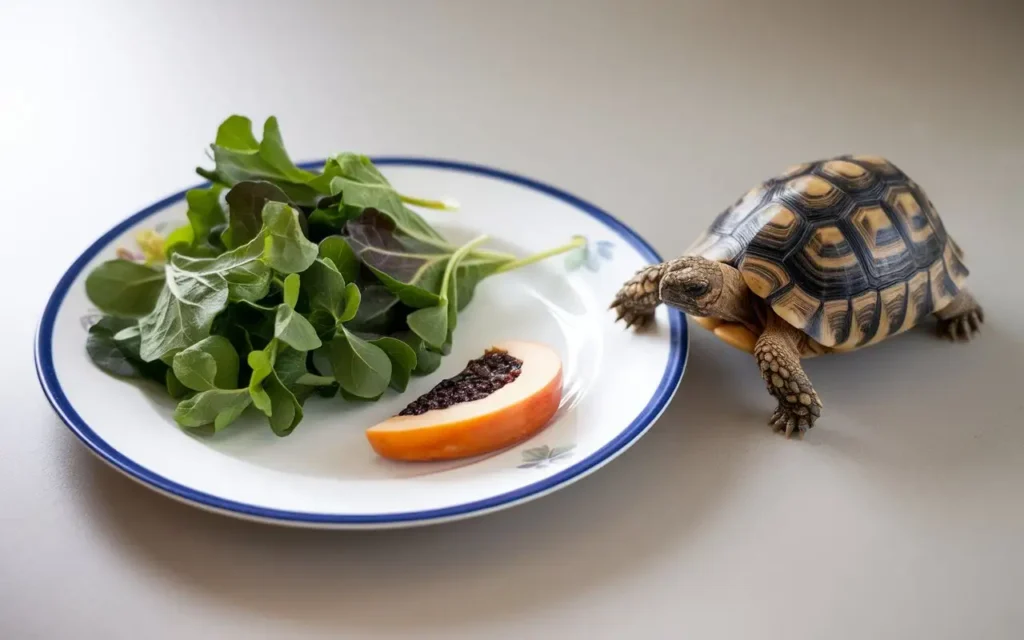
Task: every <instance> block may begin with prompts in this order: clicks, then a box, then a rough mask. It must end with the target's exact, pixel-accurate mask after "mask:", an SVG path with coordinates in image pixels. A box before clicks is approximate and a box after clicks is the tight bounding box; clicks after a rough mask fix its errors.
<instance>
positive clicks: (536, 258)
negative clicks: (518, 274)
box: [495, 238, 587, 273]
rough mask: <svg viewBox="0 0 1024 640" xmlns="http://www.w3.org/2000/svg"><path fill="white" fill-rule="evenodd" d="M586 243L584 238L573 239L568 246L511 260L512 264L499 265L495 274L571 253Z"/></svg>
mask: <svg viewBox="0 0 1024 640" xmlns="http://www.w3.org/2000/svg"><path fill="white" fill-rule="evenodd" d="M586 243H587V241H586V239H585V238H573V241H572V242H570V243H569V244H564V245H562V246H560V247H555V248H554V249H548V250H547V251H541V252H540V253H535V254H533V255H532V256H526V257H525V258H521V259H519V260H513V261H512V262H508V263H505V264H503V265H501V266H500V267H498V269H497V271H495V273H505V272H506V271H512V270H513V269H518V268H520V267H525V266H527V265H530V264H533V263H535V262H540V261H541V260H546V259H548V258H550V257H552V256H557V255H559V254H561V253H567V252H569V251H572V250H573V249H579V248H580V247H582V246H583V245H585V244H586Z"/></svg>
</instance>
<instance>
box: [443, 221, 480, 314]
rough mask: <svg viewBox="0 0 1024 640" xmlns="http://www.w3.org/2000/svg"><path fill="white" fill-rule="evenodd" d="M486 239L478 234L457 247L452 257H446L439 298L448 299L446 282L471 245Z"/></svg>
mask: <svg viewBox="0 0 1024 640" xmlns="http://www.w3.org/2000/svg"><path fill="white" fill-rule="evenodd" d="M486 240H487V236H478V237H476V238H474V239H472V240H470V241H469V242H467V243H466V244H464V245H462V246H461V247H459V248H458V249H457V250H456V251H455V253H453V254H452V257H450V258H448V264H447V265H446V266H445V268H444V276H443V277H442V278H441V292H440V293H441V300H442V301H444V302H447V301H448V282H449V281H450V280H451V279H452V272H453V271H455V269H457V268H458V267H459V263H460V262H462V259H463V258H465V257H466V255H467V254H469V252H470V251H472V250H473V247H475V246H477V245H478V244H480V243H482V242H484V241H486Z"/></svg>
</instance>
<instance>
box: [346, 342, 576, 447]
mask: <svg viewBox="0 0 1024 640" xmlns="http://www.w3.org/2000/svg"><path fill="white" fill-rule="evenodd" d="M494 348H495V349H499V350H503V351H506V352H508V354H509V355H511V356H513V357H515V358H518V359H519V360H521V361H522V363H523V364H522V370H521V373H520V374H519V376H518V377H517V378H516V379H515V380H514V381H512V382H509V383H508V384H506V385H505V386H502V387H501V388H499V389H497V390H496V391H494V392H493V393H491V394H490V395H488V396H487V397H485V398H481V399H479V400H472V401H469V402H460V403H458V404H454V405H452V406H450V407H447V408H444V409H435V410H430V411H426V412H425V413H421V414H419V415H399V416H395V417H393V418H389V419H388V420H385V421H384V422H382V423H380V424H378V425H375V426H373V427H370V428H369V429H367V431H366V437H367V439H368V440H369V442H370V445H371V446H372V447H373V449H374V451H376V452H377V454H379V455H381V456H383V457H385V458H389V459H393V460H408V461H425V460H447V459H454V458H464V457H470V456H475V455H480V454H484V453H489V452H491V451H495V450H498V449H502V448H505V447H507V446H510V445H512V444H515V443H517V442H520V441H522V440H524V439H526V438H527V437H529V436H531V435H533V434H534V433H536V432H537V431H539V430H540V429H541V428H543V427H544V426H545V425H546V424H547V423H548V422H549V421H550V420H551V418H552V417H553V416H554V414H555V412H556V411H557V410H558V406H559V404H560V403H561V399H562V363H561V360H560V359H559V357H558V355H557V354H556V353H555V352H554V351H553V350H551V349H550V348H548V347H546V346H544V345H540V344H534V343H528V342H508V343H504V344H496V345H494Z"/></svg>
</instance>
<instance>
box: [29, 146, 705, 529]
mask: <svg viewBox="0 0 1024 640" xmlns="http://www.w3.org/2000/svg"><path fill="white" fill-rule="evenodd" d="M376 162H377V163H378V164H379V165H380V166H381V167H382V170H383V171H384V173H385V174H386V175H387V177H388V178H389V179H390V180H391V181H392V182H393V183H394V184H395V186H396V187H397V188H398V190H399V191H401V192H404V193H414V194H427V195H434V196H440V197H452V198H455V199H457V200H458V201H459V202H460V204H461V209H460V210H459V211H458V212H456V213H443V212H427V213H426V214H425V215H426V216H427V217H428V219H429V220H430V221H431V223H433V224H435V225H436V226H437V227H438V228H439V229H440V230H441V231H442V232H443V233H445V234H447V235H449V236H450V237H453V238H456V239H457V238H465V239H468V238H470V237H473V236H476V235H478V234H480V233H487V234H490V235H491V236H492V237H493V238H498V239H500V240H501V243H502V244H504V245H506V247H505V248H507V249H511V250H514V251H516V252H521V253H524V254H525V253H530V252H534V251H539V250H542V249H545V248H549V247H552V246H557V245H560V244H562V243H564V242H566V241H567V240H568V239H570V238H571V237H572V236H574V235H582V236H584V237H585V238H586V239H587V241H588V245H587V248H586V250H585V252H581V253H577V254H573V255H570V256H558V257H556V258H551V259H549V260H546V261H544V262H541V263H538V264H535V265H532V266H530V267H527V268H525V269H522V270H519V271H513V272H509V273H506V274H501V275H498V276H494V277H492V278H488V279H486V280H484V281H483V282H482V283H481V285H480V286H479V287H478V289H477V293H476V296H475V298H474V300H473V302H472V303H471V304H470V305H469V306H468V307H467V308H466V310H465V311H464V312H463V314H462V315H460V319H459V328H458V329H457V330H456V333H455V346H454V349H453V351H452V354H451V355H450V356H449V357H447V358H445V360H444V364H443V365H442V367H441V369H440V370H439V371H437V372H436V373H434V374H433V375H430V376H426V377H423V378H414V379H413V382H412V383H411V384H410V387H409V389H408V390H407V392H406V393H405V394H402V395H401V396H399V395H398V394H395V393H390V392H389V394H387V395H385V397H384V398H383V399H381V400H380V401H379V402H377V403H373V404H365V405H360V406H358V407H357V406H353V405H346V404H345V403H344V402H343V401H341V400H340V399H338V398H335V399H332V400H325V399H323V398H317V397H313V398H310V399H309V400H308V401H307V402H306V407H305V409H306V417H305V419H304V420H303V421H302V423H301V424H299V426H298V427H297V428H296V430H295V432H294V433H292V434H291V435H289V436H288V437H285V438H278V437H277V436H274V435H273V434H272V433H271V431H270V429H269V427H268V426H266V424H265V422H263V421H261V420H259V419H258V417H256V416H252V417H243V419H242V420H240V421H239V422H238V423H236V424H234V425H232V426H231V427H230V428H228V429H225V430H224V431H222V432H221V433H219V434H217V435H216V436H214V437H201V436H193V435H190V434H189V433H186V432H184V431H183V430H181V429H180V428H179V427H178V426H177V425H176V424H175V422H174V420H173V418H172V411H173V408H174V402H173V401H172V400H170V398H168V397H167V396H166V393H164V392H163V390H162V389H158V388H156V387H150V386H147V385H145V384H138V383H135V382H128V381H122V380H118V379H116V378H113V377H111V376H108V375H106V374H104V373H103V372H101V371H100V370H98V369H97V368H96V367H95V366H93V364H92V363H91V362H90V360H89V358H88V356H87V355H86V352H85V346H84V345H85V338H86V327H87V326H88V325H89V320H90V319H91V318H94V317H95V310H94V309H92V308H91V307H90V304H89V301H88V299H87V298H86V295H85V287H84V279H85V276H86V275H87V274H88V272H89V271H90V270H91V269H92V268H93V267H94V266H95V265H96V264H98V263H100V262H102V261H104V260H108V259H111V258H113V257H114V256H115V252H116V250H117V248H118V247H119V246H122V247H132V246H134V237H135V234H136V233H137V232H138V231H139V230H140V229H146V228H154V227H156V228H164V227H167V226H169V225H171V224H174V225H178V224H181V222H182V221H183V220H184V219H185V217H184V216H185V209H186V207H185V203H184V193H185V192H184V191H183V192H181V193H178V194H175V195H173V196H171V197H169V198H166V199H164V200H161V201H160V202H157V203H156V204H154V205H152V206H150V207H148V208H146V209H144V210H143V211H140V212H139V213H137V214H135V215H133V216H131V217H130V218H128V219H127V220H125V221H124V222H122V223H121V224H119V225H117V227H115V228H114V229H111V230H110V231H109V232H108V233H106V234H104V236H103V237H102V238H100V239H99V240H97V241H96V242H95V243H94V244H93V245H92V246H91V247H89V249H88V250H86V251H85V253H83V254H82V255H81V256H80V257H79V258H78V260H76V261H75V262H74V264H73V265H72V266H71V268H70V269H69V270H68V272H67V273H66V274H65V275H64V277H63V278H62V279H61V280H60V282H59V284H58V285H57V287H56V289H55V291H54V292H53V295H52V297H51V298H50V300H49V303H48V304H47V306H46V309H45V312H44V314H43V318H42V322H41V323H40V326H39V331H38V335H37V339H36V368H37V372H38V374H39V380H40V383H41V384H42V387H43V390H44V391H45V393H46V395H47V397H48V399H49V400H50V403H51V404H52V405H53V407H54V409H55V410H56V412H57V413H58V414H59V415H60V417H61V418H62V419H63V421H64V422H65V423H66V424H67V425H68V427H70V428H71V430H72V431H73V432H74V433H75V435H77V436H78V437H79V438H80V439H81V440H82V441H83V442H84V443H85V444H86V445H88V447H89V448H90V449H91V450H92V451H93V452H94V453H96V454H97V455H98V456H99V457H100V458H102V459H103V460H105V461H106V462H108V463H110V464H111V465H112V466H113V467H115V468H116V469H118V470H120V471H122V472H124V473H125V474H127V475H128V476H130V477H132V478H134V479H136V480H138V481H140V482H142V483H143V484H145V485H147V486H149V487H151V488H153V489H156V490H158V491H160V492H162V493H165V494H167V495H170V496H172V497H174V498H178V499H181V500H183V501H185V502H188V503H190V504H194V505H196V506H200V507H204V508H207V509H210V510H213V511H217V512H221V513H226V514H230V515H235V516H240V517H245V518H250V519H256V520H261V521H269V522H274V523H279V524H289V525H295V526H308V527H336V528H360V527H362V528H381V527H395V526H409V525H414V524H426V523H434V522H440V521H445V520H454V519H458V518H463V517H468V516H474V515H479V514H482V513H486V512H489V511H494V510H497V509H501V508H505V507H509V506H512V505H515V504H518V503H521V502H525V501H527V500H530V499H533V498H537V497H539V496H541V495H544V494H546V493H549V492H551V491H554V490H556V489H558V488H560V487H563V486H565V485H567V484H568V483H570V482H573V481H575V480H578V479H579V478H581V477H583V476H584V475H586V474H588V473H590V472H592V471H594V470H595V469H597V468H599V467H600V466H601V465H603V464H605V463H606V462H608V461H609V460H611V459H612V458H614V457H615V456H616V455H618V454H620V453H622V452H623V451H624V450H625V449H626V448H627V447H629V446H630V445H631V444H632V443H633V442H634V441H636V439H637V438H639V437H640V436H641V435H642V434H643V433H644V432H645V431H646V430H647V429H648V428H649V427H650V426H651V424H652V423H653V422H654V421H655V420H656V419H657V418H658V416H659V415H660V414H661V412H662V411H663V410H664V408H665V406H666V405H667V404H668V402H669V400H670V399H671V397H672V395H673V394H674V393H675V390H676V388H677V386H678V384H679V381H680V378H681V377H682V374H683V368H684V365H685V362H686V352H687V346H688V345H687V333H686V323H685V321H684V320H683V318H682V317H681V315H680V314H679V313H677V312H675V311H671V310H669V309H666V308H665V307H664V305H663V306H662V307H661V308H660V309H659V311H658V317H657V326H656V328H655V329H653V330H651V331H646V332H643V333H640V334H638V333H635V332H632V331H624V330H623V328H622V325H621V324H616V323H615V322H614V317H613V315H612V313H611V312H610V311H609V310H608V308H607V307H608V304H609V302H610V300H611V299H612V297H613V295H614V293H615V291H616V290H617V289H618V288H619V286H621V284H622V282H623V281H624V280H625V279H627V278H629V277H630V276H631V275H632V274H633V273H634V272H635V271H636V270H637V269H639V268H641V267H643V266H644V265H646V264H650V263H653V262H657V261H659V257H658V256H657V254H656V253H655V252H654V250H653V249H652V248H651V247H650V246H649V245H648V244H647V243H646V242H644V240H643V239H641V238H640V237H639V236H637V235H636V234H635V233H634V232H633V231H631V230H630V229H629V228H627V227H626V226H625V225H623V224H622V223H621V222H618V221H617V220H615V219H614V218H613V217H612V216H610V215H608V214H607V213H605V212H603V211H601V210H599V209H598V208H596V207H594V206H593V205H590V204H588V203H586V202H584V201H582V200H580V199H579V198H576V197H574V196H572V195H569V194H567V193H565V192H563V191H560V190H558V189H555V188H553V187H550V186H547V185H544V184H541V183H538V182H536V181H533V180H530V179H527V178H522V177H519V176H515V175H511V174H508V173H505V172H501V171H497V170H494V169H489V168H485V167H480V166H476V165H467V164H461V163H454V162H447V161H437V160H429V159H415V158H379V159H377V160H376ZM322 164H323V163H310V164H307V165H305V166H307V167H309V166H315V167H320V166H322ZM499 246H500V245H499ZM507 339H524V340H535V341H540V342H544V343H547V344H549V345H551V346H553V347H554V348H555V349H557V350H558V351H559V353H560V354H561V356H562V358H563V364H564V367H565V399H564V401H563V404H562V407H561V409H560V410H559V413H558V414H557V416H556V417H555V419H554V420H553V421H552V422H551V424H550V425H549V426H548V427H546V428H545V429H544V430H542V431H541V432H539V433H538V434H536V435H535V436H534V437H533V438H531V439H530V440H529V441H527V442H524V443H522V444H519V445H518V446H515V447H512V448H510V449H506V450H503V451H501V452H498V453H495V454H492V455H489V456H484V457H481V458H475V459H472V460H461V461H457V462H449V463H407V464H401V463H394V462H389V461H386V460H383V459H381V458H379V457H377V456H376V455H375V454H374V452H373V451H372V450H371V449H370V447H369V445H368V443H367V441H366V439H365V437H364V435H363V432H364V429H365V428H366V427H368V426H369V425H371V424H374V423H376V422H378V421H379V420H381V419H384V418H386V417H388V416H390V415H393V414H394V413H396V412H397V411H398V410H399V409H400V408H401V407H403V406H404V405H405V404H407V403H408V401H409V400H411V399H412V398H414V397H416V396H417V395H419V394H420V393H423V392H425V391H426V390H428V389H429V388H430V387H431V386H433V384H435V383H436V382H437V381H438V380H440V379H442V377H447V376H450V375H453V374H454V373H456V372H457V371H459V370H460V369H462V367H463V366H464V365H465V363H466V361H468V360H469V359H471V358H474V357H477V356H478V355H479V354H481V353H482V352H483V350H484V349H485V348H486V347H487V346H489V345H490V344H491V343H494V342H498V341H501V340H507ZM247 415H248V414H247Z"/></svg>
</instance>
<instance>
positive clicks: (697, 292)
mask: <svg viewBox="0 0 1024 640" xmlns="http://www.w3.org/2000/svg"><path fill="white" fill-rule="evenodd" d="M710 288H711V287H710V284H709V283H707V282H702V281H696V282H693V281H691V282H685V283H683V291H684V292H686V295H688V296H691V297H694V298H699V297H701V296H703V295H704V294H706V293H707V292H708V289H710Z"/></svg>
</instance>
